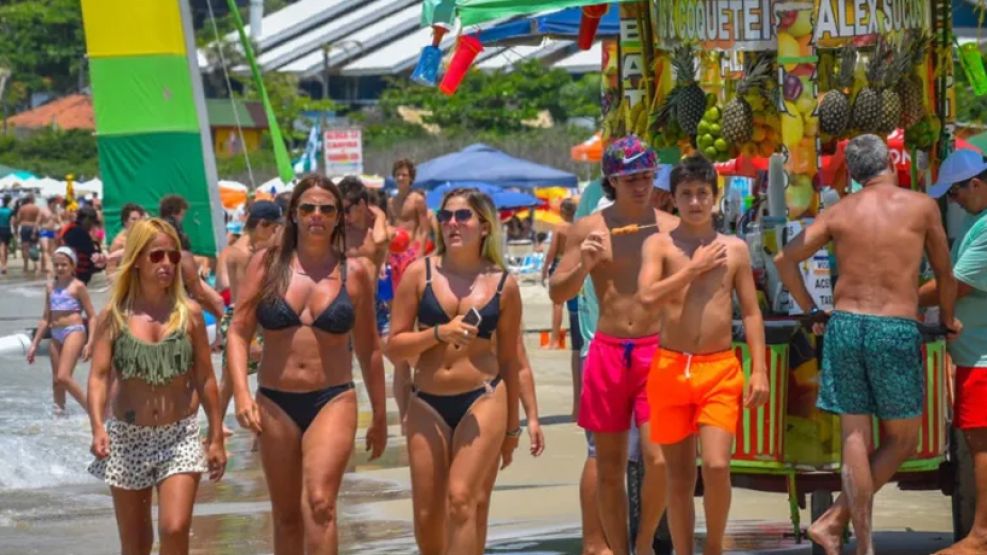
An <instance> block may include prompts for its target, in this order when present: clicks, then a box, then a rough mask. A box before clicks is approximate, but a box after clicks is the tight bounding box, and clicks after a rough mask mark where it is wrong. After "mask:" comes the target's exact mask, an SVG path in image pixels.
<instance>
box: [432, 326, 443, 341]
mask: <svg viewBox="0 0 987 555" xmlns="http://www.w3.org/2000/svg"><path fill="white" fill-rule="evenodd" d="M432 335H434V336H435V340H436V341H438V342H439V343H445V341H442V338H441V337H439V326H438V325H435V326H432Z"/></svg>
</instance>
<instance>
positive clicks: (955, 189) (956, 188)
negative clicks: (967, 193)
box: [946, 179, 973, 198]
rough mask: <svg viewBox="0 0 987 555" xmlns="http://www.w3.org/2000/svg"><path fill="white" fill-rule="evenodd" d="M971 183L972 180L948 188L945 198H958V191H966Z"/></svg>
mask: <svg viewBox="0 0 987 555" xmlns="http://www.w3.org/2000/svg"><path fill="white" fill-rule="evenodd" d="M971 182H973V179H968V180H966V181H964V182H962V183H957V184H955V185H953V186H952V187H950V188H949V190H948V191H946V196H947V197H949V198H956V197H958V196H959V194H960V189H966V188H967V187H969V186H970V183H971Z"/></svg>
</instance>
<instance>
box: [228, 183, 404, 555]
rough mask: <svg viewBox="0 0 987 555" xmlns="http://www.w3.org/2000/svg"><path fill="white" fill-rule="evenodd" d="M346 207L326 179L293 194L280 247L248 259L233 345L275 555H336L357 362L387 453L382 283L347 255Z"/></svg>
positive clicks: (237, 396)
mask: <svg viewBox="0 0 987 555" xmlns="http://www.w3.org/2000/svg"><path fill="white" fill-rule="evenodd" d="M342 207H343V199H342V197H341V196H340V194H339V189H337V188H336V186H335V185H334V184H333V183H332V182H331V181H329V180H328V179H327V178H325V177H322V176H319V175H310V176H308V177H306V178H304V179H302V180H301V182H299V183H298V185H296V186H295V188H294V191H293V193H292V196H291V202H290V204H289V205H288V210H287V212H286V216H287V218H286V222H285V225H284V229H283V232H282V234H281V243H280V245H279V246H277V247H272V248H269V249H265V250H262V251H260V252H258V253H257V254H256V255H254V257H253V259H252V260H251V261H250V264H249V266H248V268H247V273H246V279H244V281H243V282H242V283H241V284H240V291H239V300H238V302H237V305H236V309H235V311H234V313H233V325H232V327H231V333H230V336H229V338H228V340H227V361H228V365H229V371H230V377H231V379H232V381H233V397H234V401H235V403H236V415H237V420H238V421H239V422H240V425H241V426H243V427H245V428H249V429H251V430H253V431H254V432H255V433H257V434H259V436H260V453H261V462H262V464H263V466H264V476H265V477H266V478H267V487H268V490H269V491H270V496H271V508H272V513H273V518H274V552H275V554H276V555H299V554H302V553H332V554H334V553H336V552H337V549H338V529H337V528H338V525H337V520H336V498H337V496H338V494H339V486H340V483H341V482H342V479H343V473H344V472H345V470H346V466H347V464H348V463H349V460H350V455H351V454H352V452H353V443H354V437H355V435H356V428H357V402H356V392H355V391H354V389H353V362H352V361H353V354H354V353H355V354H356V358H357V360H359V362H360V367H361V368H362V370H363V381H364V383H365V384H366V387H367V393H368V394H369V397H370V404H371V407H372V409H373V420H372V422H371V425H370V428H369V429H368V430H367V439H366V447H367V450H369V451H371V458H377V457H378V456H380V454H381V453H382V452H383V450H384V447H385V446H386V444H387V421H386V408H385V406H384V365H383V359H382V357H380V356H379V355H380V353H379V350H380V341H379V339H378V338H377V328H376V318H375V314H374V289H373V282H372V281H371V280H372V278H376V276H371V275H370V274H369V273H368V272H367V271H366V267H365V265H363V264H360V263H358V262H356V261H353V262H351V263H347V261H346V258H345V257H344V254H343V253H344V252H345V237H344V231H343V226H344V223H343V214H342ZM258 325H260V327H261V328H262V329H263V331H262V334H263V337H264V352H263V354H262V355H261V361H260V369H259V371H258V374H257V382H258V385H259V386H260V387H259V390H258V392H257V396H256V400H255V399H254V396H253V395H251V393H250V387H249V385H248V382H247V359H248V351H249V345H250V341H251V340H252V339H253V337H254V333H255V330H256V328H257V326H258ZM351 345H352V350H351Z"/></svg>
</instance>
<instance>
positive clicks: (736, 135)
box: [721, 52, 773, 146]
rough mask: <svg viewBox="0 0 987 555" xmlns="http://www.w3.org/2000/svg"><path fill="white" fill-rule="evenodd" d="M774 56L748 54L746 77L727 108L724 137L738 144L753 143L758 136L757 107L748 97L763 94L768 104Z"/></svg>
mask: <svg viewBox="0 0 987 555" xmlns="http://www.w3.org/2000/svg"><path fill="white" fill-rule="evenodd" d="M772 71H773V63H772V55H771V54H770V53H767V52H762V53H760V54H758V55H756V56H755V55H750V56H748V57H747V63H745V64H744V76H743V77H742V78H741V79H740V82H739V83H737V91H736V93H737V94H736V96H734V97H733V98H732V99H731V100H730V102H727V104H726V106H724V107H723V117H722V124H721V125H722V132H723V138H724V139H726V140H727V141H728V142H730V143H733V144H735V145H738V146H739V145H742V144H744V143H747V142H749V141H750V140H751V139H752V138H753V135H754V109H753V108H752V107H751V104H750V102H749V101H748V99H747V96H748V95H749V94H757V95H762V96H763V97H765V99H766V101H767V102H766V103H767V104H769V105H770V104H771V102H770V99H769V98H767V96H768V93H767V85H768V80H769V79H770V78H771V76H772Z"/></svg>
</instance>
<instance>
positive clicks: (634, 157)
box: [603, 135, 658, 177]
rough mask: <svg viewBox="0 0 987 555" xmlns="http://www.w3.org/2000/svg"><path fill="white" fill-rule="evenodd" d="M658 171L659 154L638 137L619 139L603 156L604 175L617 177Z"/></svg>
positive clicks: (630, 136) (629, 136)
mask: <svg viewBox="0 0 987 555" xmlns="http://www.w3.org/2000/svg"><path fill="white" fill-rule="evenodd" d="M657 169H658V154H657V153H656V152H655V151H654V150H652V149H651V147H649V146H648V145H647V144H645V143H644V141H642V140H641V139H640V138H638V136H637V135H628V136H626V137H623V138H621V139H618V140H616V141H614V142H612V143H610V146H609V147H607V151H606V153H605V154H604V155H603V175H604V176H605V177H617V176H621V175H632V174H635V173H642V172H648V171H655V170H657Z"/></svg>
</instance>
